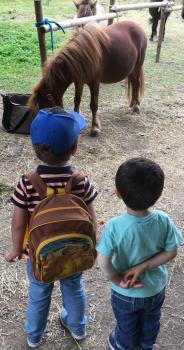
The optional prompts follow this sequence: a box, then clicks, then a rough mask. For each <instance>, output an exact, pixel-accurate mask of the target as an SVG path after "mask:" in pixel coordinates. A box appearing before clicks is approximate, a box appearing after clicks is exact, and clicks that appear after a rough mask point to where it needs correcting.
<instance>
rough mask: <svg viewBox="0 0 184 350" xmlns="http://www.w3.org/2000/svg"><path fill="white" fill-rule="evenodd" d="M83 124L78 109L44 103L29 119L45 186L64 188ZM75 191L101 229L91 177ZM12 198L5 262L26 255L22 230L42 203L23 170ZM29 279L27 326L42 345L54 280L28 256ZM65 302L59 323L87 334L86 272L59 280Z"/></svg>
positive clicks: (79, 335) (31, 339) (32, 341)
mask: <svg viewBox="0 0 184 350" xmlns="http://www.w3.org/2000/svg"><path fill="white" fill-rule="evenodd" d="M84 127H85V121H84V118H83V117H82V116H81V115H80V114H79V113H76V112H74V111H65V110H63V109H62V108H60V107H53V108H50V109H43V110H40V111H39V112H38V114H37V115H36V117H35V119H34V120H33V122H32V125H31V130H30V134H31V139H32V144H33V148H34V150H35V153H36V155H37V157H38V159H39V160H41V161H42V164H40V165H38V167H37V169H36V172H37V173H38V174H39V175H40V176H41V178H42V180H43V181H44V182H45V183H46V185H47V186H49V187H52V188H62V187H64V186H65V185H66V183H67V181H68V180H69V179H70V177H71V175H72V173H73V169H72V167H71V165H70V164H69V163H68V162H69V159H70V157H71V156H72V155H74V154H75V153H76V151H77V141H78V136H79V133H80V130H81V129H83V128H84ZM72 193H73V194H75V195H77V196H79V197H81V198H82V199H83V200H84V201H85V203H86V204H87V206H88V208H89V211H90V214H91V216H92V218H93V222H94V226H95V229H96V231H97V223H96V214H95V210H94V207H93V201H94V199H95V197H96V196H97V191H96V189H95V187H94V186H93V185H92V184H91V183H90V181H89V179H88V177H87V176H86V177H85V179H84V180H83V181H81V182H79V183H78V184H77V185H75V187H74V188H73V189H72ZM11 201H12V202H13V204H14V212H13V218H12V224H11V228H12V248H11V250H10V252H9V253H8V254H7V255H6V257H5V258H6V261H7V262H13V261H14V260H15V259H16V258H21V256H22V253H23V251H22V246H23V240H24V233H25V229H26V226H27V224H28V222H29V219H30V216H31V213H32V212H33V210H34V208H35V206H36V205H37V204H38V203H39V201H40V197H39V195H38V193H37V192H36V190H35V189H34V188H33V186H32V184H31V182H30V181H29V180H28V179H27V178H26V176H25V175H23V176H21V178H20V180H19V183H18V185H17V187H16V189H15V191H14V194H13V195H12V197H11ZM27 275H28V279H29V290H28V305H27V316H26V321H25V332H26V334H27V343H28V345H29V346H30V347H31V348H35V347H37V346H39V344H40V343H41V340H42V335H43V333H44V331H45V328H46V324H47V317H48V313H49V308H50V303H51V294H52V290H53V286H54V283H50V284H44V283H40V282H38V281H36V280H35V279H34V277H33V275H32V272H31V269H30V261H29V259H27ZM60 290H61V294H62V298H63V308H62V309H61V310H60V315H59V317H60V322H61V325H62V326H63V327H64V328H66V329H67V330H68V331H69V332H70V333H71V335H72V336H73V337H74V338H75V339H77V340H81V339H83V338H85V337H86V295H85V291H84V288H83V284H82V273H77V274H75V275H73V276H72V277H68V278H65V279H63V280H61V281H60Z"/></svg>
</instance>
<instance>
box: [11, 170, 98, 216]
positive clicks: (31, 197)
mask: <svg viewBox="0 0 184 350" xmlns="http://www.w3.org/2000/svg"><path fill="white" fill-rule="evenodd" d="M36 172H37V173H38V174H39V175H40V176H41V178H42V180H43V181H44V182H45V184H46V185H47V186H48V187H51V188H64V187H65V186H66V183H67V182H68V180H69V178H70V176H71V175H72V174H73V170H72V167H71V166H69V165H68V166H65V167H50V166H46V165H39V166H38V168H37V170H36ZM72 193H73V194H74V195H76V196H78V197H80V198H82V199H83V200H84V202H85V203H86V204H90V203H91V202H92V201H93V200H94V199H95V197H96V196H97V194H98V193H97V190H96V189H95V187H94V186H93V185H92V184H91V183H90V181H89V179H88V177H87V176H86V177H85V178H84V180H82V181H80V182H79V183H78V184H77V185H76V186H75V187H74V188H73V189H72ZM40 200H41V198H40V196H39V194H38V192H37V191H36V190H35V188H34V187H33V186H32V184H31V182H30V181H29V180H28V179H27V178H26V176H25V175H23V176H22V177H21V178H20V180H19V182H18V185H17V187H16V189H15V191H14V194H13V195H12V197H11V201H12V203H13V204H14V205H16V206H18V207H20V208H24V209H27V210H28V212H29V214H30V215H31V213H32V212H33V210H34V208H35V206H36V205H37V204H38V203H39V201H40Z"/></svg>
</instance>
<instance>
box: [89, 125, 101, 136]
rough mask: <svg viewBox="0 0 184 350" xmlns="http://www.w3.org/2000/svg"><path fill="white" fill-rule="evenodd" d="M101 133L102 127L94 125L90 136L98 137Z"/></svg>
mask: <svg viewBox="0 0 184 350" xmlns="http://www.w3.org/2000/svg"><path fill="white" fill-rule="evenodd" d="M99 134H100V129H98V128H97V127H96V126H94V127H93V128H92V129H91V130H90V136H91V137H97V136H99Z"/></svg>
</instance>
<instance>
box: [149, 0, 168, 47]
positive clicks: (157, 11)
mask: <svg viewBox="0 0 184 350" xmlns="http://www.w3.org/2000/svg"><path fill="white" fill-rule="evenodd" d="M154 1H155V0H150V2H154ZM158 1H159V2H162V0H158ZM149 13H150V15H151V17H152V18H151V19H150V22H151V23H152V31H151V36H150V40H151V41H153V38H154V36H156V35H157V26H158V22H159V20H160V18H161V7H155V8H149ZM169 15H170V12H167V13H166V16H165V24H164V34H163V39H164V35H165V25H166V21H167V19H168V17H169Z"/></svg>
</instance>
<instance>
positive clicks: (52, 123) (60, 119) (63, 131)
mask: <svg viewBox="0 0 184 350" xmlns="http://www.w3.org/2000/svg"><path fill="white" fill-rule="evenodd" d="M85 125H86V123H85V120H84V117H83V116H82V115H80V114H79V113H77V112H74V111H70V110H64V109H62V108H61V107H52V108H45V109H41V110H40V111H39V112H38V113H37V115H36V117H35V118H34V119H33V122H32V124H31V129H30V134H31V139H32V143H33V145H36V144H42V145H47V146H49V147H50V149H51V151H52V152H53V153H54V154H56V155H59V154H62V153H64V152H66V151H68V150H69V149H70V148H71V147H72V146H73V145H74V144H75V143H76V142H77V138H78V135H79V134H80V131H81V129H83V128H84V127H85Z"/></svg>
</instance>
